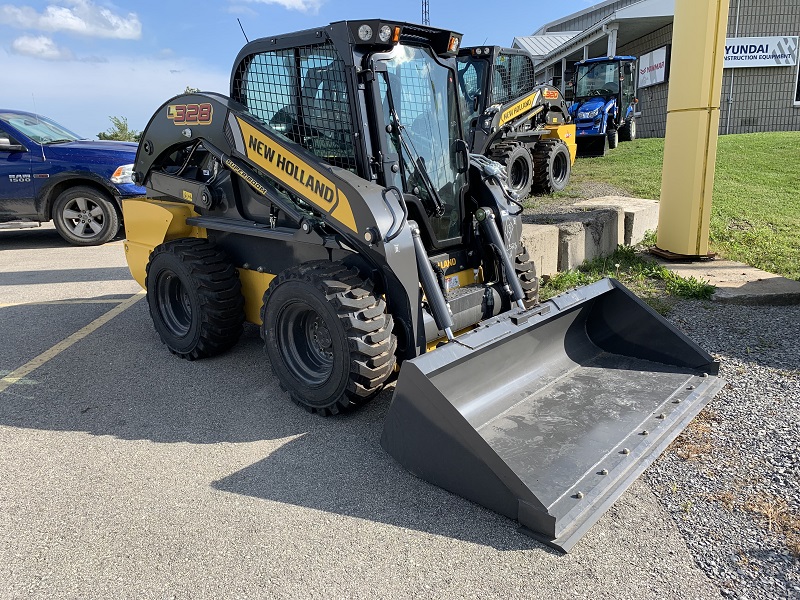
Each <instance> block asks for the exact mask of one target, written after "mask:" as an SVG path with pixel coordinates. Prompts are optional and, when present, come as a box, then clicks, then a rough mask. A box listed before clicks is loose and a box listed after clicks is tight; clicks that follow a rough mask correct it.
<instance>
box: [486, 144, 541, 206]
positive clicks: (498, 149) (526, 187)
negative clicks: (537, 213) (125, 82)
mask: <svg viewBox="0 0 800 600" xmlns="http://www.w3.org/2000/svg"><path fill="white" fill-rule="evenodd" d="M491 159H492V160H496V161H497V162H499V163H502V164H504V165H505V166H506V176H507V177H506V186H507V187H508V188H509V189H510V190H511V191H512V192H514V193H515V194H517V197H518V198H519V199H520V200H522V199H523V198H527V197H528V196H529V195H530V193H531V186H532V185H533V173H534V171H533V161H532V160H531V153H530V152H528V149H527V148H526V147H525V144H521V143H519V142H512V143H508V144H497V145H496V146H493V147H492V149H491Z"/></svg>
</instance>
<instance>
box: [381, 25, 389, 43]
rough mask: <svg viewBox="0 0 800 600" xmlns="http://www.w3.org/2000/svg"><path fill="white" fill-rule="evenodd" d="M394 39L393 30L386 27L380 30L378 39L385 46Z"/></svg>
mask: <svg viewBox="0 0 800 600" xmlns="http://www.w3.org/2000/svg"><path fill="white" fill-rule="evenodd" d="M391 38H392V28H391V27H389V26H388V25H384V26H383V27H381V28H380V29H379V30H378V39H379V40H380V41H382V42H383V43H384V44H385V43H386V42H388V41H389V40H390V39H391Z"/></svg>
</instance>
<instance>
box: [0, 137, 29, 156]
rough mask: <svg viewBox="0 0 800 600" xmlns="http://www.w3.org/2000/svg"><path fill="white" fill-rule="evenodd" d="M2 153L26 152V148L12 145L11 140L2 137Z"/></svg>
mask: <svg viewBox="0 0 800 600" xmlns="http://www.w3.org/2000/svg"><path fill="white" fill-rule="evenodd" d="M0 152H25V146H23V145H21V144H17V143H16V142H14V143H12V142H11V140H10V139H8V138H5V137H0Z"/></svg>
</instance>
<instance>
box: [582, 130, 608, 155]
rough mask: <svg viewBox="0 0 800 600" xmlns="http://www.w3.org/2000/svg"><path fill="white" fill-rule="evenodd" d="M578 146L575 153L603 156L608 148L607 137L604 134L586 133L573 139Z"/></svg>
mask: <svg viewBox="0 0 800 600" xmlns="http://www.w3.org/2000/svg"><path fill="white" fill-rule="evenodd" d="M575 143H576V144H577V146H578V151H577V154H578V156H580V157H583V158H586V157H591V156H604V155H605V153H606V150H608V138H606V136H605V135H587V136H585V137H578V139H577V140H575Z"/></svg>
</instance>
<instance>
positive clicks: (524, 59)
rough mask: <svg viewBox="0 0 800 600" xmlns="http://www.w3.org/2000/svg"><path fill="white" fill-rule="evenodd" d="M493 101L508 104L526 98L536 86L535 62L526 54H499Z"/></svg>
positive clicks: (495, 66)
mask: <svg viewBox="0 0 800 600" xmlns="http://www.w3.org/2000/svg"><path fill="white" fill-rule="evenodd" d="M492 83H493V85H492V87H493V90H492V92H493V95H494V98H493V101H494V102H496V103H497V104H506V103H507V102H511V101H512V100H515V99H517V98H519V97H520V96H524V95H525V94H527V93H529V92H530V91H532V90H533V88H534V86H535V85H536V83H535V80H534V76H533V61H532V60H531V59H530V57H529V56H525V55H524V54H498V55H497V58H496V59H495V61H494V80H493V82H492Z"/></svg>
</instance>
